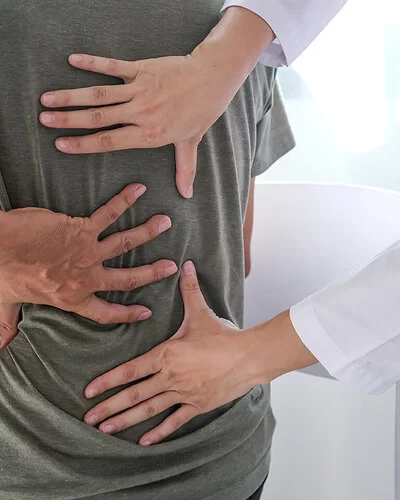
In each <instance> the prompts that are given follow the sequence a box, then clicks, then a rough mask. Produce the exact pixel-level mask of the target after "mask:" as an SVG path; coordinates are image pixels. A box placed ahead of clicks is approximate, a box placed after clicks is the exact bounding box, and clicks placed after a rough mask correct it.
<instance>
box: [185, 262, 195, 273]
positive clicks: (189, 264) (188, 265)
mask: <svg viewBox="0 0 400 500" xmlns="http://www.w3.org/2000/svg"><path fill="white" fill-rule="evenodd" d="M183 272H184V274H186V276H194V275H195V274H196V270H195V268H194V264H193V262H192V261H191V260H188V261H187V262H185V264H184V265H183Z"/></svg>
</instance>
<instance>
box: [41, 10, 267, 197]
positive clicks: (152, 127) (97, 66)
mask: <svg viewBox="0 0 400 500" xmlns="http://www.w3.org/2000/svg"><path fill="white" fill-rule="evenodd" d="M272 39H273V33H272V30H271V29H270V27H269V26H268V25H267V24H266V23H265V22H264V21H263V20H262V19H261V18H260V17H258V16H257V15H256V14H254V13H252V12H250V11H248V10H246V9H243V8H240V7H231V8H229V9H228V10H227V12H226V13H225V15H224V17H223V18H222V20H221V21H220V23H219V24H218V25H217V26H216V28H215V29H214V30H213V31H212V32H211V34H210V35H209V36H208V37H207V38H206V40H205V41H204V42H202V43H201V44H200V45H199V46H198V47H197V48H196V49H195V50H194V51H193V52H192V54H190V55H187V56H181V57H163V58H159V59H149V60H143V61H137V62H131V61H121V60H115V59H106V58H102V57H95V56H91V55H86V54H75V55H71V56H70V58H69V63H70V64H71V65H72V66H74V67H76V68H79V69H82V70H87V71H94V72H96V73H102V74H104V75H110V76H114V77H117V78H120V79H121V80H123V82H124V83H123V84H119V85H111V86H102V87H91V88H80V89H75V90H59V91H55V92H48V93H46V94H43V95H42V97H41V102H42V104H43V106H46V107H48V108H68V107H72V106H74V107H75V106H77V107H89V108H90V109H85V110H78V111H55V112H51V111H47V112H44V113H41V115H40V121H41V123H42V124H43V125H45V126H47V127H52V128H63V129H65V128H70V129H101V128H104V127H109V126H112V125H124V126H123V127H121V128H118V129H114V130H106V131H101V132H97V133H95V134H91V135H87V136H84V137H63V138H60V139H57V141H56V147H57V148H58V149H59V150H60V151H62V152H63V153H67V154H83V153H103V152H106V151H115V150H123V149H131V148H158V147H161V146H165V145H167V144H174V145H175V156H176V185H177V188H178V190H179V192H180V194H181V195H182V196H183V197H186V198H191V197H192V195H193V183H194V179H195V175H196V163H197V147H198V145H199V143H200V141H201V140H202V138H203V136H204V134H205V133H206V131H207V130H208V129H209V127H211V125H213V123H215V121H216V120H217V119H218V118H219V117H220V116H221V115H222V113H223V112H224V111H225V110H226V108H227V107H228V105H229V103H230V102H231V100H232V99H233V97H234V96H235V94H236V92H237V91H238V89H239V88H240V86H241V85H242V84H243V82H244V81H245V79H246V78H247V76H248V74H249V73H250V71H251V70H252V69H253V67H254V65H255V64H256V62H257V60H258V58H259V56H260V54H261V53H262V52H263V50H264V48H265V47H266V46H267V45H268V44H269V43H271V41H272Z"/></svg>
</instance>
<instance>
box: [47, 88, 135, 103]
mask: <svg viewBox="0 0 400 500" xmlns="http://www.w3.org/2000/svg"><path fill="white" fill-rule="evenodd" d="M134 95H135V93H134V89H133V86H132V85H123V84H121V85H105V86H100V87H88V88H81V89H68V90H56V91H53V92H46V93H45V94H42V96H41V98H40V102H41V103H42V105H43V106H46V107H47V108H67V107H72V106H107V105H110V104H121V103H124V102H128V101H130V100H131V99H132V98H133V97H134Z"/></svg>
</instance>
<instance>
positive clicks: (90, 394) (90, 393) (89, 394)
mask: <svg viewBox="0 0 400 500" xmlns="http://www.w3.org/2000/svg"><path fill="white" fill-rule="evenodd" d="M85 395H86V397H87V398H88V399H90V398H94V397H95V396H97V391H96V389H88V390H87V391H85Z"/></svg>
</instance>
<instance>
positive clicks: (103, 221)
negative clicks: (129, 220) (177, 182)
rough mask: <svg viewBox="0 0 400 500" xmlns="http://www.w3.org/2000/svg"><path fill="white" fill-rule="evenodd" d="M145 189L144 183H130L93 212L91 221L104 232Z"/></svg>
mask: <svg viewBox="0 0 400 500" xmlns="http://www.w3.org/2000/svg"><path fill="white" fill-rule="evenodd" d="M145 191H146V187H145V186H143V184H130V185H129V186H126V187H125V188H124V189H123V190H122V191H121V192H120V193H118V194H117V195H116V196H114V197H113V198H111V200H110V201H108V202H107V203H106V204H105V205H103V206H102V207H100V208H98V209H97V210H96V211H95V212H93V213H92V215H91V216H90V221H91V222H92V224H93V226H94V227H95V229H96V230H97V231H98V233H99V234H100V233H102V232H103V231H104V230H105V229H107V228H108V227H109V226H111V224H113V223H114V222H115V221H116V220H117V219H119V218H120V217H121V215H122V214H123V213H124V212H125V211H126V210H128V208H131V206H132V205H133V204H134V203H135V201H136V200H137V199H138V198H140V196H142V194H143V193H144V192H145Z"/></svg>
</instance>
